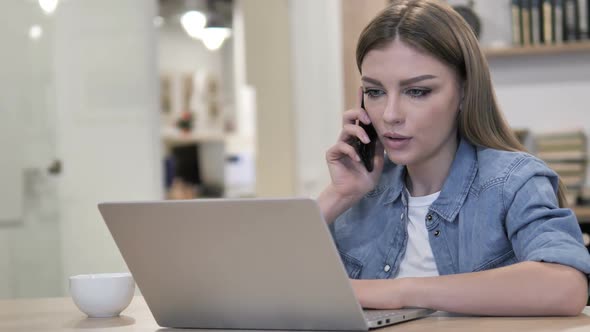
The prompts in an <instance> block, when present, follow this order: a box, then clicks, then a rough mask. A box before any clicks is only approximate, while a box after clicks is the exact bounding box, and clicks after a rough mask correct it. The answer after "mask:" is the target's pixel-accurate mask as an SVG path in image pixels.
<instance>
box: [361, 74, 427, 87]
mask: <svg viewBox="0 0 590 332" xmlns="http://www.w3.org/2000/svg"><path fill="white" fill-rule="evenodd" d="M433 78H436V76H434V75H420V76H416V77H412V78H408V79H406V80H403V81H401V82H399V85H400V86H404V85H410V84H413V83H417V82H420V81H425V80H431V79H433ZM361 80H362V81H364V82H367V83H372V84H375V85H378V86H380V87H383V84H382V83H381V82H379V81H378V80H376V79H374V78H370V77H367V76H363V77H361Z"/></svg>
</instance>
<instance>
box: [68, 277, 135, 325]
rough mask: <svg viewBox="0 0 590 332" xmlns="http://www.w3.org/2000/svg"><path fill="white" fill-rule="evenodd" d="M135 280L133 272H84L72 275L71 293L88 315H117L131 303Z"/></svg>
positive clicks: (101, 316)
mask: <svg viewBox="0 0 590 332" xmlns="http://www.w3.org/2000/svg"><path fill="white" fill-rule="evenodd" d="M134 293H135V281H134V280H133V277H132V276H131V273H99V274H82V275H77V276H72V277H70V294H71V296H72V299H73V300H74V303H75V304H76V306H77V307H78V308H79V309H80V310H81V311H82V312H83V313H85V314H87V315H88V317H96V318H104V317H116V316H119V314H121V312H122V311H123V310H125V308H127V306H128V305H129V303H131V300H132V299H133V294H134Z"/></svg>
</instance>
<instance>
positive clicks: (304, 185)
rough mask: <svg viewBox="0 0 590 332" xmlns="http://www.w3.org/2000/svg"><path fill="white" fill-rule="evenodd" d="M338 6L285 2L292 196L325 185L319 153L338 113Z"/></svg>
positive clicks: (328, 1) (332, 0) (329, 0)
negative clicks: (289, 61)
mask: <svg viewBox="0 0 590 332" xmlns="http://www.w3.org/2000/svg"><path fill="white" fill-rule="evenodd" d="M340 13H341V2H340V1H338V0H322V1H319V2H318V1H317V0H293V1H290V2H289V15H290V31H291V33H290V36H291V50H292V51H291V52H292V59H293V62H292V67H291V73H292V82H293V83H292V88H293V112H294V115H295V121H294V124H295V130H294V132H295V136H296V137H295V145H296V148H295V153H296V164H297V170H296V179H297V187H296V193H297V195H300V196H308V197H316V196H317V195H319V193H320V192H321V191H322V190H323V189H324V188H325V186H326V185H327V184H328V183H329V181H330V175H329V172H328V167H327V166H326V160H325V153H326V151H327V150H328V148H330V147H331V146H332V145H334V144H335V143H336V139H337V138H338V135H339V133H340V128H341V123H342V121H341V116H342V112H343V111H344V102H343V101H344V98H343V93H344V86H343V72H342V68H343V64H342V39H341V38H339V36H340V34H341V31H342V22H341V15H340Z"/></svg>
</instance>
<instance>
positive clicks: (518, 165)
mask: <svg viewBox="0 0 590 332" xmlns="http://www.w3.org/2000/svg"><path fill="white" fill-rule="evenodd" d="M477 164H478V173H479V178H480V181H483V182H490V181H496V182H498V181H499V180H502V179H504V180H508V179H511V180H512V181H514V180H516V179H517V178H519V179H521V180H524V181H526V180H527V179H528V178H531V177H533V176H536V175H541V176H548V177H555V178H556V177H557V174H556V173H555V172H554V171H553V170H551V169H550V168H549V167H548V166H547V164H545V162H544V161H542V160H541V159H539V158H537V157H535V156H533V155H532V154H530V153H527V152H522V151H516V152H515V151H503V150H497V149H492V148H486V147H477Z"/></svg>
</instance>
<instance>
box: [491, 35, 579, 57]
mask: <svg viewBox="0 0 590 332" xmlns="http://www.w3.org/2000/svg"><path fill="white" fill-rule="evenodd" d="M584 52H588V53H590V40H585V41H577V42H564V43H562V44H552V45H535V46H508V47H488V48H484V53H485V55H486V57H487V58H488V59H490V58H492V59H493V58H507V57H515V56H535V55H549V54H572V53H584Z"/></svg>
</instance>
